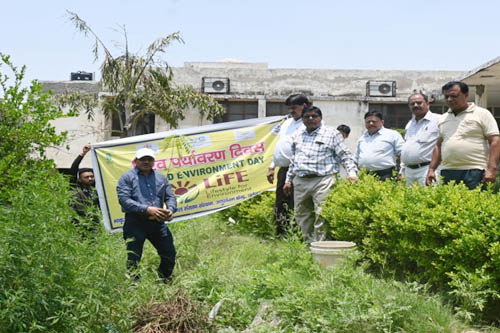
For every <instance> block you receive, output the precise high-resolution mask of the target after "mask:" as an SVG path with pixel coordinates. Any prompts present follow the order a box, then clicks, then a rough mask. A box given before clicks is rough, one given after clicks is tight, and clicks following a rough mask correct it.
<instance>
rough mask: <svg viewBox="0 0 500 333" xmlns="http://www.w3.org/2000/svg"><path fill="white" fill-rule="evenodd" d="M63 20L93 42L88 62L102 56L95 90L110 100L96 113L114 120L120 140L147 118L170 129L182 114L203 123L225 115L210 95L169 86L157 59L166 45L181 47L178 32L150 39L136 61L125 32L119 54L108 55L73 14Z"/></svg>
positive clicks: (167, 74)
mask: <svg viewBox="0 0 500 333" xmlns="http://www.w3.org/2000/svg"><path fill="white" fill-rule="evenodd" d="M68 15H69V19H70V21H71V22H72V23H73V24H74V25H75V28H76V29H77V30H78V31H80V32H81V33H83V34H85V35H90V36H91V37H93V38H94V40H95V43H94V47H93V50H92V51H93V54H94V59H95V60H96V61H97V60H98V59H99V53H100V50H101V49H102V51H103V52H104V62H103V64H102V66H101V76H102V79H101V85H102V89H103V90H105V91H106V92H108V93H110V95H111V96H108V97H107V98H104V99H103V100H102V101H101V104H102V109H103V111H104V114H105V115H106V116H107V117H111V116H112V115H116V116H117V118H118V119H119V120H120V125H121V128H122V135H123V136H127V135H128V133H134V129H135V125H136V122H137V121H138V119H140V118H141V117H143V116H145V115H146V114H148V113H153V114H155V115H157V116H159V117H160V118H162V119H163V120H164V121H165V122H167V124H169V125H170V126H171V127H172V128H177V127H178V125H179V121H181V120H183V119H185V113H184V112H185V111H186V110H188V109H196V110H197V111H198V112H199V114H200V116H202V117H206V118H207V119H208V120H213V119H215V117H217V116H219V115H221V114H223V113H224V112H225V109H224V108H223V107H222V106H221V105H220V104H219V103H217V101H216V100H215V99H214V98H213V97H212V96H209V95H205V94H201V93H200V92H198V91H197V90H195V89H194V88H193V87H192V86H176V85H175V84H174V83H173V73H172V70H171V68H170V66H169V65H168V64H167V62H166V61H164V60H161V59H160V58H159V55H160V54H162V53H166V50H167V48H168V47H169V46H170V45H171V44H172V43H174V42H179V43H183V42H184V41H183V39H182V37H181V36H180V33H179V32H174V33H172V34H169V35H167V36H165V37H162V38H158V39H156V40H155V41H154V42H153V43H151V44H150V45H149V47H148V48H147V51H146V53H145V54H144V55H142V56H139V55H136V54H133V53H132V52H131V51H129V47H128V37H127V32H126V30H125V28H123V37H124V40H125V46H124V50H123V53H122V54H121V55H119V56H113V55H112V53H111V51H110V50H109V48H108V47H107V46H106V45H105V44H104V42H103V41H102V40H101V39H100V38H99V36H98V35H97V34H96V33H95V32H94V31H93V30H92V28H91V27H90V26H89V25H88V24H87V22H85V21H84V20H83V19H81V18H80V17H79V16H78V15H77V14H76V13H73V12H70V11H68ZM67 99H69V100H74V98H67ZM77 99H78V98H77ZM79 106H80V107H81V108H83V109H85V110H86V112H87V113H88V114H89V116H91V115H92V114H91V113H92V104H91V103H81V104H80V105H79ZM122 115H124V117H123V118H122Z"/></svg>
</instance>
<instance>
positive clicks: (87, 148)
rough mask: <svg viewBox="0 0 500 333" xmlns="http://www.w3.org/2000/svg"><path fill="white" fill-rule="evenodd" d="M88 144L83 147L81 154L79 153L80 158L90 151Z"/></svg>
mask: <svg viewBox="0 0 500 333" xmlns="http://www.w3.org/2000/svg"><path fill="white" fill-rule="evenodd" d="M90 148H91V146H90V144H88V145H85V146H83V149H82V152H81V153H80V155H81V156H85V154H87V153H88V152H89V151H90Z"/></svg>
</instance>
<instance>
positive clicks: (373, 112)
mask: <svg viewBox="0 0 500 333" xmlns="http://www.w3.org/2000/svg"><path fill="white" fill-rule="evenodd" d="M371 116H375V117H377V118H379V119H380V120H384V116H383V115H382V112H380V111H379V110H371V111H368V112H367V113H365V119H366V118H368V117H371Z"/></svg>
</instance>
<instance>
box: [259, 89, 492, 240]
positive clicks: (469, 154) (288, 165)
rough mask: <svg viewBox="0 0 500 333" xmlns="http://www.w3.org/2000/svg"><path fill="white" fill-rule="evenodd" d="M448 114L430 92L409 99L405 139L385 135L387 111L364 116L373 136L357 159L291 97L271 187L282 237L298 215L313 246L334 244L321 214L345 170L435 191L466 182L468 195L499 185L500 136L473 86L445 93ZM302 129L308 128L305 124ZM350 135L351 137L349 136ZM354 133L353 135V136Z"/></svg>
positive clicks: (301, 100) (314, 112)
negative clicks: (435, 106) (439, 184)
mask: <svg viewBox="0 0 500 333" xmlns="http://www.w3.org/2000/svg"><path fill="white" fill-rule="evenodd" d="M442 92H443V94H444V96H445V99H446V102H447V104H448V106H449V110H448V111H447V112H446V113H445V114H443V115H438V114H435V113H433V112H431V111H430V101H429V99H428V97H427V95H425V94H424V93H423V92H415V93H413V94H411V95H410V96H409V98H408V106H409V109H410V111H411V113H412V118H411V120H410V121H409V122H408V124H407V125H406V128H405V131H406V133H405V138H404V139H403V137H402V136H401V134H400V133H399V132H397V131H395V130H391V129H388V128H385V127H384V118H383V115H382V113H381V112H380V111H375V110H373V111H369V112H367V113H366V114H365V116H364V119H365V127H366V132H365V133H364V134H363V135H362V136H361V138H359V140H358V143H357V148H356V152H355V154H354V155H353V154H351V152H350V151H349V149H348V148H347V146H346V144H345V142H344V138H346V135H345V134H344V133H341V132H340V130H341V129H343V128H344V126H345V125H341V126H339V128H338V129H337V130H335V129H334V128H331V127H328V126H325V125H324V124H323V122H322V112H321V110H320V109H319V108H317V107H315V106H312V105H311V103H310V101H309V100H308V99H307V97H306V96H304V95H301V94H297V95H292V96H290V97H289V98H288V99H287V100H286V102H285V103H286V105H287V106H288V109H289V111H290V115H291V118H290V119H288V120H286V121H285V123H284V124H283V125H282V128H281V130H280V134H279V135H280V138H279V142H278V144H277V145H276V148H275V152H274V156H273V162H272V163H271V165H270V167H269V170H268V173H267V179H268V181H269V182H270V183H273V181H274V173H275V167H276V166H279V170H278V175H277V178H278V181H277V188H276V202H275V220H276V224H277V233H278V234H283V233H284V232H285V230H286V227H287V226H288V224H289V218H290V217H289V216H290V211H291V208H292V207H293V208H294V211H295V212H294V213H295V220H296V222H297V224H298V225H299V226H300V228H301V230H302V233H303V236H304V239H305V241H307V242H308V243H311V242H313V241H320V240H324V239H326V238H327V230H326V228H325V222H324V220H323V219H322V217H321V206H322V204H323V202H324V201H325V199H326V196H327V195H328V193H329V191H330V189H331V188H332V186H333V185H334V184H335V181H336V179H337V177H338V174H339V164H342V165H343V166H344V168H345V170H346V171H347V174H348V176H347V177H348V179H349V180H351V181H357V180H358V178H357V174H358V170H359V169H366V170H367V171H368V173H370V174H373V175H375V176H377V177H378V178H380V180H387V179H391V178H393V177H394V176H395V173H396V166H397V163H398V160H399V161H400V170H399V173H398V174H397V178H398V179H404V180H405V181H406V182H407V183H408V184H413V183H418V184H421V185H430V184H431V183H432V182H436V181H439V174H441V177H442V180H443V182H444V183H445V184H447V183H449V182H451V181H455V182H456V183H460V182H463V183H464V184H465V185H466V186H467V187H468V188H469V189H474V188H476V187H478V186H479V185H483V186H485V185H486V184H488V183H491V182H494V181H495V178H496V175H497V165H498V160H499V158H500V139H499V131H498V126H497V123H496V120H495V118H494V117H493V116H492V114H491V113H490V112H489V111H488V110H486V109H484V108H481V107H478V106H477V105H475V104H474V103H468V102H467V98H468V96H469V88H468V86H467V84H465V83H463V82H459V81H452V82H449V83H447V84H445V85H444V86H443V88H442ZM301 123H302V124H301ZM348 132H349V131H348ZM348 134H349V133H347V135H348Z"/></svg>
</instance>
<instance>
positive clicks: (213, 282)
mask: <svg viewBox="0 0 500 333" xmlns="http://www.w3.org/2000/svg"><path fill="white" fill-rule="evenodd" d="M171 229H172V231H173V234H174V237H175V242H176V247H177V250H178V263H177V266H176V270H175V273H174V278H173V281H172V282H171V283H170V284H169V285H167V286H163V285H160V284H158V282H157V281H156V278H155V275H154V272H153V271H154V268H155V267H156V265H157V264H158V259H157V256H156V253H155V252H154V249H153V248H152V247H151V246H150V245H147V246H146V250H145V254H144V259H143V262H142V268H143V270H144V272H143V277H144V278H143V280H142V281H141V283H140V284H139V285H138V286H137V287H136V288H137V289H136V290H137V292H138V293H140V294H141V296H140V298H141V299H142V300H147V299H150V300H151V301H150V302H149V303H150V304H149V305H148V306H149V307H151V306H152V305H154V304H156V303H160V301H161V300H162V299H163V300H164V301H165V302H167V300H168V299H170V300H171V299H172V295H177V297H178V298H179V297H180V299H181V301H182V302H187V303H189V306H187V307H186V306H185V305H182V306H183V307H184V308H189V309H190V310H189V311H190V312H191V313H184V314H178V315H177V317H176V319H175V320H181V321H183V320H184V322H183V323H182V324H183V325H188V326H189V325H192V326H190V327H191V329H194V327H196V325H201V326H198V327H203V328H200V330H203V331H209V330H213V331H220V330H222V331H228V332H229V331H233V330H235V331H243V330H245V329H247V330H249V331H252V332H460V331H464V330H466V329H467V327H466V325H465V324H463V323H461V322H460V321H459V320H458V319H457V318H456V317H454V316H453V314H452V311H451V309H450V308H449V307H447V306H444V305H443V304H442V302H441V300H440V299H439V298H438V297H437V296H432V295H431V294H430V293H428V292H426V291H425V290H424V289H425V288H424V287H422V286H420V285H416V284H404V283H399V282H394V281H383V280H378V279H375V278H373V277H371V276H370V275H368V274H366V273H365V272H364V271H363V267H359V266H358V267H356V268H354V265H353V264H352V263H347V264H346V265H344V266H341V267H338V268H336V269H333V270H324V269H321V268H320V267H319V266H318V265H317V264H316V263H314V262H313V261H312V259H311V255H310V253H309V251H308V249H307V248H305V247H304V245H303V244H302V243H301V242H299V241H297V240H288V241H273V240H270V241H263V240H261V239H257V238H255V237H252V236H244V235H240V234H238V233H236V232H234V231H233V230H231V227H230V226H227V225H226V224H225V223H223V222H220V221H216V220H215V218H214V217H207V218H201V219H198V220H194V221H189V222H180V223H177V224H174V225H172V226H171ZM123 252H124V251H123ZM124 255H125V254H124V253H123V256H124ZM145 294H147V295H148V296H145ZM179 294H180V295H181V296H179ZM217 303H218V304H219V306H220V307H219V308H218V311H217V314H216V315H215V316H214V319H213V320H211V321H209V320H208V319H207V315H208V313H209V312H210V310H211V309H212V308H213V307H214V306H215V305H216V304H217ZM142 307H144V304H143V306H142ZM171 307H174V308H175V307H176V305H175V304H171ZM150 312H151V313H152V312H154V311H153V310H151V311H150ZM145 316H146V317H147V315H145V314H144V313H138V312H136V313H135V318H134V320H137V318H139V319H140V318H142V319H144V318H145ZM167 317H168V316H167ZM179 318H180V319H179ZM170 320H171V318H170ZM166 321H168V318H165V319H163V321H162V320H160V319H158V316H152V317H151V318H150V320H149V323H150V326H149V327H148V329H149V331H151V332H153V330H152V326H154V325H161V323H162V322H163V323H164V324H165V322H166ZM147 322H148V320H142V321H141V323H140V324H141V325H142V326H143V327H144V325H146V324H147ZM179 325H181V324H179ZM139 326H140V325H139ZM137 329H139V327H137ZM142 331H144V332H146V331H148V330H147V329H143V330H142ZM497 332H498V331H497Z"/></svg>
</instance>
